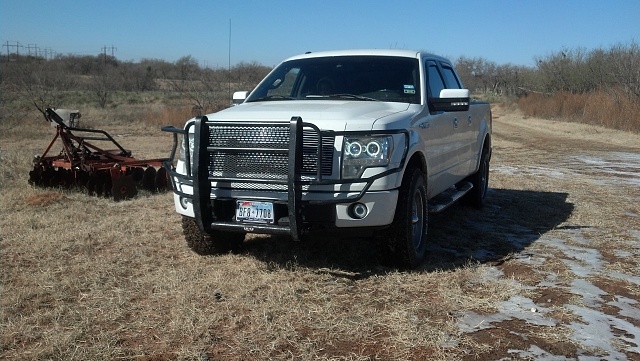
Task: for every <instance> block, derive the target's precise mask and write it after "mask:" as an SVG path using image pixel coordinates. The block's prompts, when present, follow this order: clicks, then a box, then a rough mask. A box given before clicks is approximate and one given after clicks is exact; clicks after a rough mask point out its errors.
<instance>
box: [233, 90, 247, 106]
mask: <svg viewBox="0 0 640 361" xmlns="http://www.w3.org/2000/svg"><path fill="white" fill-rule="evenodd" d="M247 96H249V92H248V91H241V92H235V93H233V100H232V103H233V105H238V104H242V103H243V102H244V101H245V99H247Z"/></svg>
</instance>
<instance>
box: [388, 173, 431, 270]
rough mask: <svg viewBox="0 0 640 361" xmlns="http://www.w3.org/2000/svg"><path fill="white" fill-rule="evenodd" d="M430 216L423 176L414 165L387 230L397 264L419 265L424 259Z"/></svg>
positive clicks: (407, 175) (406, 179)
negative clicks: (391, 223)
mask: <svg viewBox="0 0 640 361" xmlns="http://www.w3.org/2000/svg"><path fill="white" fill-rule="evenodd" d="M428 217H429V213H428V207H427V190H426V185H425V181H424V176H423V175H422V172H421V171H420V169H418V168H414V169H413V170H409V171H408V172H407V173H406V174H405V177H404V179H403V180H402V186H401V188H400V194H399V195H398V203H397V205H396V214H395V217H394V219H393V225H392V226H391V227H390V228H389V230H388V231H387V242H388V246H389V250H390V251H391V253H392V257H393V260H394V263H395V264H396V265H397V266H399V267H401V268H416V267H418V266H419V265H420V264H422V262H423V261H424V259H425V256H426V253H427V244H426V243H427V226H428V223H429V218H428Z"/></svg>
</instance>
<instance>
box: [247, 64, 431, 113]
mask: <svg viewBox="0 0 640 361" xmlns="http://www.w3.org/2000/svg"><path fill="white" fill-rule="evenodd" d="M299 99H306V100H313V99H348V100H356V101H386V102H401V103H414V104H419V103H420V73H419V66H418V60H417V59H411V58H402V57H391V56H340V57H326V58H309V59H299V60H291V61H287V62H284V63H282V64H280V65H279V66H278V67H277V68H276V69H275V70H274V71H273V72H271V74H269V76H268V77H267V78H266V79H265V80H264V81H263V82H262V83H260V85H259V86H258V87H257V88H256V89H254V90H253V91H252V92H251V95H250V96H249V97H248V98H247V102H255V101H287V100H299Z"/></svg>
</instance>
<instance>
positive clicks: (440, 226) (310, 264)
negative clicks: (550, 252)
mask: <svg viewBox="0 0 640 361" xmlns="http://www.w3.org/2000/svg"><path fill="white" fill-rule="evenodd" d="M567 197H568V194H567V193H556V192H540V191H530V190H515V189H490V190H489V194H488V196H487V201H486V205H485V207H484V208H483V209H482V210H476V209H473V208H470V207H465V206H462V205H454V206H452V207H450V208H449V209H447V210H445V211H443V212H442V213H439V214H435V215H431V216H430V224H429V231H428V242H429V249H428V255H427V259H426V261H425V262H424V264H423V265H422V267H421V268H420V269H419V270H417V271H422V272H430V271H434V270H451V269H455V268H459V267H463V266H465V265H468V264H470V263H477V262H479V263H488V262H495V261H499V260H501V259H503V258H504V257H507V256H509V255H511V254H513V253H518V252H521V251H523V250H524V249H525V248H526V247H527V246H528V245H530V244H532V243H533V242H535V241H536V240H538V239H539V238H540V237H541V236H542V235H543V234H545V233H546V232H548V231H550V230H552V229H554V228H556V227H557V226H558V225H560V224H561V223H563V222H565V221H566V220H567V219H568V218H569V216H570V215H571V212H572V211H573V208H574V205H573V204H572V203H569V202H567ZM381 242H384V240H374V238H372V237H366V238H350V239H339V238H337V237H324V238H316V239H311V240H305V241H303V242H292V241H291V240H289V239H287V238H285V237H278V236H257V235H255V236H254V235H250V236H249V237H247V240H246V241H245V243H244V245H243V249H242V250H241V253H245V254H247V255H250V256H253V257H255V258H257V259H259V260H262V261H263V262H265V263H267V265H268V267H273V268H274V269H278V268H291V269H294V268H296V267H307V268H312V269H328V270H335V271H337V273H340V274H345V275H347V277H349V278H355V279H360V278H366V277H368V276H371V275H375V274H384V273H387V272H389V271H392V270H393V269H392V268H387V267H384V266H381V263H382V262H383V260H384V259H385V254H384V251H382V249H383V247H381V246H380V245H381Z"/></svg>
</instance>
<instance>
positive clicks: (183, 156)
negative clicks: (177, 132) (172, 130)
mask: <svg viewBox="0 0 640 361" xmlns="http://www.w3.org/2000/svg"><path fill="white" fill-rule="evenodd" d="M187 139H188V140H189V165H190V166H191V168H190V169H193V149H194V144H193V143H194V142H193V133H191V132H189V136H188V137H185V136H183V137H182V145H181V146H180V155H179V156H178V159H179V160H181V161H183V162H186V161H187V151H186V148H187V145H186V143H187Z"/></svg>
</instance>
